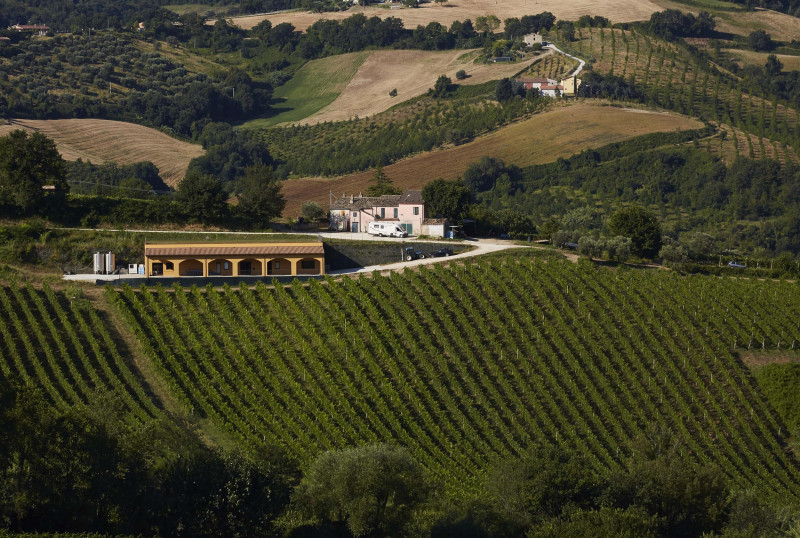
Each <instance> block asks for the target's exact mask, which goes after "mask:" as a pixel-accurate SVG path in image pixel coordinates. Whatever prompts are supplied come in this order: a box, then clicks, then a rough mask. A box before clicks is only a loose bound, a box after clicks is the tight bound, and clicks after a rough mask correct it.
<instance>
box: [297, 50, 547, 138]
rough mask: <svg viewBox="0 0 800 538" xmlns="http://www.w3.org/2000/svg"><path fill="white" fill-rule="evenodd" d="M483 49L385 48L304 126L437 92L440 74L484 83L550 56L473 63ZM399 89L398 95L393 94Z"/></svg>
mask: <svg viewBox="0 0 800 538" xmlns="http://www.w3.org/2000/svg"><path fill="white" fill-rule="evenodd" d="M478 54H479V51H468V52H466V53H465V52H464V51H463V50H456V51H447V52H421V51H416V50H382V51H376V52H373V53H372V54H370V56H369V58H367V60H366V61H365V62H364V63H363V64H361V66H360V67H359V69H358V71H357V72H356V74H355V76H354V77H353V78H352V79H351V80H350V82H349V83H348V84H347V86H346V87H345V88H344V90H343V91H342V93H341V94H340V95H339V97H337V98H336V100H335V101H333V102H332V103H331V104H330V105H328V106H326V107H325V108H323V109H322V110H320V111H319V112H317V113H316V114H314V115H312V116H309V117H308V118H306V119H304V120H303V121H301V122H300V123H304V124H307V123H322V122H325V121H342V120H347V119H350V118H354V117H356V116H358V117H359V118H366V117H368V116H373V115H375V114H378V113H380V112H383V111H384V110H388V109H389V108H391V107H392V106H394V105H396V104H397V103H401V102H403V101H406V100H408V99H412V98H414V97H417V96H419V95H422V94H423V93H425V92H426V91H428V89H429V88H432V87H433V85H434V84H435V82H436V79H437V78H438V77H439V75H447V76H448V77H450V78H451V79H452V80H453V81H454V82H456V72H457V71H459V70H461V69H463V70H464V71H466V72H467V75H469V77H468V78H466V79H465V80H461V81H457V82H458V83H459V84H481V83H483V82H487V81H489V80H497V79H501V78H503V77H510V76H514V75H516V74H517V73H519V72H521V71H523V70H524V69H527V68H528V67H529V66H530V65H531V64H532V63H534V62H537V61H539V60H540V59H541V58H544V57H546V56H549V55H551V54H552V51H550V50H548V51H545V52H543V53H542V54H540V55H539V56H537V57H535V58H530V59H527V60H525V61H522V62H513V63H512V62H509V63H495V64H485V63H477V64H476V63H473V60H474V59H475V57H476V56H477V55H478ZM393 89H396V90H397V96H396V97H390V96H389V92H390V91H392V90H393Z"/></svg>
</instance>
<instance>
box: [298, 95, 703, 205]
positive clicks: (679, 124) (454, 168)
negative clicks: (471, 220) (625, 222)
mask: <svg viewBox="0 0 800 538" xmlns="http://www.w3.org/2000/svg"><path fill="white" fill-rule="evenodd" d="M702 127H703V124H702V123H701V122H699V121H697V120H695V119H692V118H688V117H686V116H680V115H677V114H672V113H666V112H655V111H651V110H644V109H630V108H627V109H626V108H619V107H612V106H602V105H596V104H587V103H577V104H574V105H571V106H564V107H561V108H557V109H555V110H552V111H549V112H544V113H542V114H537V115H536V116H533V117H532V118H529V119H527V120H523V121H521V122H518V123H514V124H512V125H509V126H507V127H504V128H502V129H500V130H498V131H495V132H493V133H491V134H488V135H486V136H484V137H481V138H479V139H477V140H475V141H473V142H470V143H468V144H464V145H463V146H456V147H451V148H447V149H442V150H437V151H432V152H428V153H423V154H421V155H417V156H415V157H410V158H408V159H404V160H402V161H399V162H397V163H394V164H392V165H389V166H387V167H386V168H384V171H385V172H386V174H387V175H388V176H389V177H390V178H392V180H393V181H394V183H395V185H397V186H398V187H401V188H404V189H421V188H422V187H424V186H425V185H426V184H428V183H429V182H431V181H433V180H434V179H436V178H440V177H443V178H445V179H454V178H456V177H458V176H459V175H461V173H462V172H463V171H464V170H465V169H466V168H467V166H468V165H469V164H470V163H472V162H474V161H477V160H478V159H480V158H481V157H483V156H485V155H487V156H492V157H498V158H500V159H503V160H504V161H505V162H506V163H508V164H516V165H518V166H528V165H532V164H541V163H548V162H552V161H555V160H556V159H558V158H559V157H568V156H570V155H573V154H575V153H578V152H580V151H583V150H584V149H587V148H596V147H600V146H604V145H606V144H610V143H612V142H619V141H621V140H626V139H628V138H633V137H635V136H640V135H644V134H648V133H654V132H664V131H676V130H688V129H699V128H702ZM370 177H372V171H367V172H360V173H357V174H350V175H347V176H341V177H336V178H302V179H292V180H288V181H286V182H284V184H283V193H284V196H285V197H286V209H285V210H284V212H283V214H284V216H286V217H296V216H298V215H299V214H300V207H301V205H302V204H303V202H305V201H308V200H313V201H315V202H317V203H318V204H320V205H322V207H327V204H328V201H329V196H328V194H329V192H330V191H333V192H334V193H336V194H337V195H341V194H342V193H347V194H351V193H354V194H358V193H359V192H363V191H365V190H366V188H367V186H368V184H369V179H370Z"/></svg>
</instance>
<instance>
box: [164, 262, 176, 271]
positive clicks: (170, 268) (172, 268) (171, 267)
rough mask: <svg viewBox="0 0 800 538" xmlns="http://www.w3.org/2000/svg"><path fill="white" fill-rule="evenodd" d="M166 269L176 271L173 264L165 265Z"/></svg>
mask: <svg viewBox="0 0 800 538" xmlns="http://www.w3.org/2000/svg"><path fill="white" fill-rule="evenodd" d="M164 267H165V269H166V270H167V271H174V270H175V266H174V265H173V264H172V262H167V263H165V264H164Z"/></svg>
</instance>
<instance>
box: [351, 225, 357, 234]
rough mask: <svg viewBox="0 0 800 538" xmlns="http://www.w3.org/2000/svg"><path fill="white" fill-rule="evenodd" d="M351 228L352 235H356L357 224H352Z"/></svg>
mask: <svg viewBox="0 0 800 538" xmlns="http://www.w3.org/2000/svg"><path fill="white" fill-rule="evenodd" d="M351 227H352V228H353V233H354V234H357V233H358V223H357V222H354V223H353V224H352V225H351Z"/></svg>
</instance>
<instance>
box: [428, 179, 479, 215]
mask: <svg viewBox="0 0 800 538" xmlns="http://www.w3.org/2000/svg"><path fill="white" fill-rule="evenodd" d="M422 199H423V200H425V212H426V213H427V214H428V215H431V216H435V217H447V218H449V219H451V220H452V221H453V222H461V220H462V219H463V218H464V217H465V216H466V214H467V212H468V211H469V208H470V204H471V203H472V193H471V192H470V190H469V189H468V188H467V187H466V185H464V184H463V183H461V182H460V181H447V180H445V179H442V178H439V179H436V180H434V181H431V182H430V183H428V184H427V185H425V187H424V188H423V189H422Z"/></svg>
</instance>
